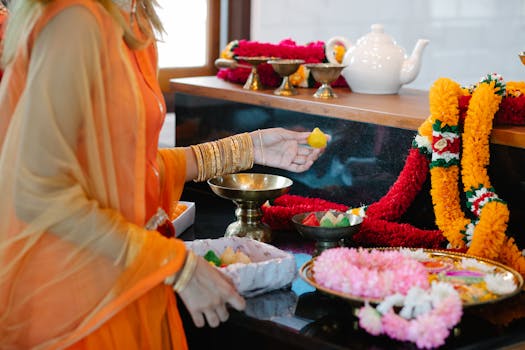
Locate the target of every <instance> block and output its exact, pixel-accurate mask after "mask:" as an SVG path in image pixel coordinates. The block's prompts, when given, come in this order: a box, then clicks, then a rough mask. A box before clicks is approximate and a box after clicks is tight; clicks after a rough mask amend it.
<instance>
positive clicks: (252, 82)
mask: <svg viewBox="0 0 525 350" xmlns="http://www.w3.org/2000/svg"><path fill="white" fill-rule="evenodd" d="M272 59H275V57H264V56H257V57H245V56H238V57H237V58H236V60H237V61H243V62H246V63H248V64H249V65H250V66H251V67H252V71H251V72H250V75H249V76H248V79H247V80H246V83H245V84H244V86H243V87H244V88H245V89H247V90H261V89H262V84H261V80H260V78H259V73H258V71H257V67H258V66H259V65H260V64H261V63H265V62H268V61H269V60H272Z"/></svg>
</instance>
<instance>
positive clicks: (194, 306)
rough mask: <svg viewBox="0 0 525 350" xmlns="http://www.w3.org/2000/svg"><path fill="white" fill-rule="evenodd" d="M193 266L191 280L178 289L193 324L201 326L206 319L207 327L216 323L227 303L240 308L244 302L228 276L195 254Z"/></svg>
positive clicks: (224, 316)
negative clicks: (195, 261)
mask: <svg viewBox="0 0 525 350" xmlns="http://www.w3.org/2000/svg"><path fill="white" fill-rule="evenodd" d="M196 258H197V266H196V267H195V271H194V272H193V276H192V277H191V280H190V281H189V282H188V284H187V285H186V287H185V288H184V289H183V290H182V291H181V292H179V296H180V297H181V299H182V301H183V302H184V305H186V308H187V309H188V312H189V313H190V315H191V318H192V319H193V323H195V326H197V327H203V326H204V325H205V324H206V322H208V325H209V326H210V327H217V326H218V325H219V324H220V323H221V322H225V321H226V320H227V319H228V317H229V313H228V309H227V308H226V305H227V304H229V305H231V306H232V307H233V308H235V309H237V310H239V311H240V310H244V308H245V306H246V302H245V300H244V298H243V297H242V296H240V295H239V293H237V290H236V289H235V286H234V285H233V283H232V281H231V280H230V278H229V277H228V276H226V275H224V274H222V273H221V272H219V271H218V270H217V269H216V268H215V267H213V266H211V265H210V264H209V263H208V262H207V261H206V260H204V259H203V258H202V257H200V256H197V257H196Z"/></svg>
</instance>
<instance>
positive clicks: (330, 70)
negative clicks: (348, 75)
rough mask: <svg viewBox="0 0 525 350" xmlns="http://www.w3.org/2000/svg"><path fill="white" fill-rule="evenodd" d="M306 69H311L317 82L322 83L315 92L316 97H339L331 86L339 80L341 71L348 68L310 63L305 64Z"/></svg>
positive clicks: (339, 65)
mask: <svg viewBox="0 0 525 350" xmlns="http://www.w3.org/2000/svg"><path fill="white" fill-rule="evenodd" d="M305 67H306V68H308V69H310V72H311V74H312V76H313V77H314V79H315V81H317V82H318V83H321V86H320V87H319V88H318V89H317V91H316V92H315V94H314V97H317V98H322V99H329V98H335V97H337V95H336V94H335V92H334V90H333V89H332V87H331V86H330V84H331V83H333V82H334V81H336V80H337V78H339V75H341V71H342V70H343V69H344V68H345V67H346V66H345V65H344V64H335V63H309V64H305Z"/></svg>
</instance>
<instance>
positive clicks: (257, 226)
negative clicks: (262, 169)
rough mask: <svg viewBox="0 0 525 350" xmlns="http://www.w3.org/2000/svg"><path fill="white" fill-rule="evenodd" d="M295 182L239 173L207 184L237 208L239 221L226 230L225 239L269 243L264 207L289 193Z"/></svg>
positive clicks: (269, 234) (269, 230)
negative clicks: (265, 204)
mask: <svg viewBox="0 0 525 350" xmlns="http://www.w3.org/2000/svg"><path fill="white" fill-rule="evenodd" d="M292 184H293V181H292V180H290V179H288V178H286V177H284V176H279V175H270V174H256V173H239V174H229V175H221V176H217V177H214V178H213V179H210V180H208V185H209V186H210V188H211V190H212V191H213V192H214V193H215V194H216V195H218V196H219V197H222V198H226V199H229V200H232V201H233V202H234V203H235V204H236V205H237V209H236V210H235V215H236V217H237V221H235V222H232V223H231V224H230V225H229V226H228V228H227V229H226V233H225V234H224V236H225V237H232V236H237V237H249V238H252V239H255V240H257V241H261V242H265V243H269V242H271V240H272V230H271V228H270V227H269V226H268V225H266V224H264V223H263V222H262V221H261V218H262V210H261V205H262V204H263V203H264V202H266V201H267V200H271V199H274V198H277V197H279V196H281V195H283V194H285V193H287V192H288V191H289V190H290V187H291V186H292Z"/></svg>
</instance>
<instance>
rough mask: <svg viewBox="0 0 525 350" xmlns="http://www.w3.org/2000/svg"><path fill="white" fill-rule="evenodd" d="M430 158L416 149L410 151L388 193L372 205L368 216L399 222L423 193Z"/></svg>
mask: <svg viewBox="0 0 525 350" xmlns="http://www.w3.org/2000/svg"><path fill="white" fill-rule="evenodd" d="M428 163H429V161H428V158H427V157H426V156H425V155H424V154H422V153H421V151H419V150H418V149H416V148H412V149H410V151H409V153H408V157H407V159H406V162H405V166H404V167H403V170H401V173H400V174H399V176H398V178H397V180H396V182H395V183H394V184H393V185H392V187H390V189H389V190H388V193H387V194H386V195H385V196H383V198H381V199H380V200H379V201H377V202H375V203H373V204H371V205H370V206H369V207H368V209H367V210H366V216H367V217H371V218H375V219H382V220H388V221H393V220H398V219H399V218H400V217H401V215H403V214H404V213H405V212H406V211H407V209H408V208H409V207H410V205H411V204H412V202H413V201H414V198H416V196H417V194H418V193H419V192H420V191H421V188H422V187H423V184H424V183H425V180H426V179H427V174H428Z"/></svg>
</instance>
